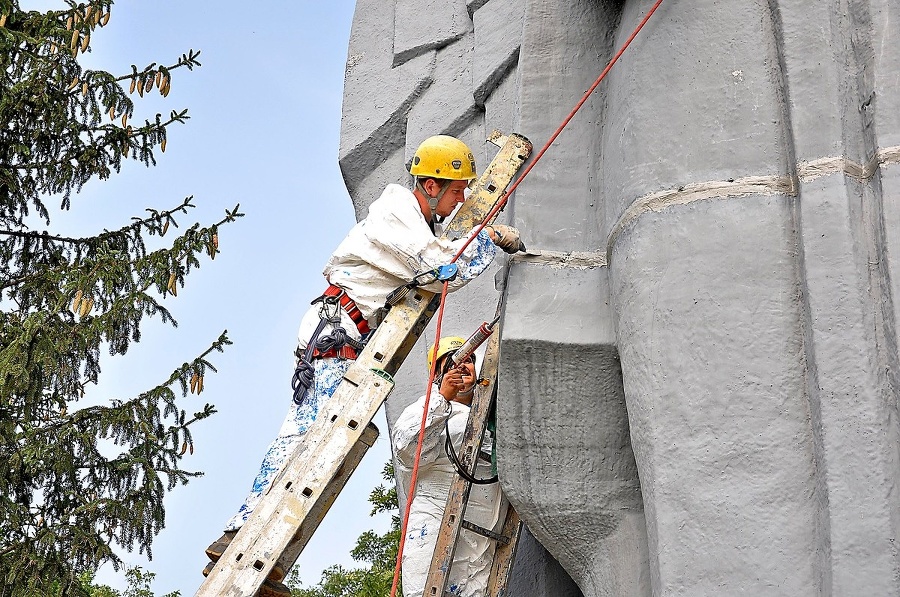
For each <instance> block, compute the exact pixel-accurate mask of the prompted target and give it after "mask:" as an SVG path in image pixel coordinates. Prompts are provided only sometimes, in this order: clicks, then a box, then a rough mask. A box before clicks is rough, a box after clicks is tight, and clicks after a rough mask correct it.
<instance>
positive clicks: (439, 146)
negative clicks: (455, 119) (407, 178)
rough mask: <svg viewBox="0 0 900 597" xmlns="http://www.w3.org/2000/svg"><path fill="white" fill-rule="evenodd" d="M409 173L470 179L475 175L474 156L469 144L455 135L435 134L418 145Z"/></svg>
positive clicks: (430, 176) (431, 176) (447, 178)
mask: <svg viewBox="0 0 900 597" xmlns="http://www.w3.org/2000/svg"><path fill="white" fill-rule="evenodd" d="M409 173H410V174H412V175H413V176H421V177H425V178H441V179H444V180H472V179H474V178H476V177H477V174H475V156H473V155H472V150H471V149H469V146H468V145H466V144H465V143H463V142H462V141H460V140H459V139H457V138H456V137H450V136H448V135H435V136H434V137H428V138H427V139H425V140H424V141H422V144H421V145H419V148H418V149H417V150H416V154H415V155H414V156H413V159H412V164H411V165H410V167H409Z"/></svg>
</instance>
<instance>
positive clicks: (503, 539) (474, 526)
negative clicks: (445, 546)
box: [462, 520, 509, 545]
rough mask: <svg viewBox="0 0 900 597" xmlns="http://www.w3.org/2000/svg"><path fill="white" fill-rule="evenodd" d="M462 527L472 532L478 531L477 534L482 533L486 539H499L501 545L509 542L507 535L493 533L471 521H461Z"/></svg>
mask: <svg viewBox="0 0 900 597" xmlns="http://www.w3.org/2000/svg"><path fill="white" fill-rule="evenodd" d="M462 528H464V529H468V530H470V531H472V532H473V533H478V534H479V535H484V536H485V537H487V538H488V539H493V540H494V541H499V542H500V543H502V544H503V545H508V544H509V537H505V536H503V535H501V534H500V533H495V532H494V531H491V530H488V529H486V528H484V527H480V526H478V525H477V524H474V523H471V522H469V521H468V520H464V521H462Z"/></svg>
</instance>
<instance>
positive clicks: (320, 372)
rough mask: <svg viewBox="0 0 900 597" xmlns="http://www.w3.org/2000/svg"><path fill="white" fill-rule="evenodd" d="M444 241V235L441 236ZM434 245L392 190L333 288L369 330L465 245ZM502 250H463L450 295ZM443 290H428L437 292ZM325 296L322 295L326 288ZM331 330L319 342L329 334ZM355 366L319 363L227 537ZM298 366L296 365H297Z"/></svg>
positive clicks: (341, 257) (410, 205)
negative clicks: (392, 297)
mask: <svg viewBox="0 0 900 597" xmlns="http://www.w3.org/2000/svg"><path fill="white" fill-rule="evenodd" d="M437 235H438V236H440V231H439V230H438V231H437ZM465 240H466V239H465V237H464V238H462V239H459V240H455V241H448V240H445V239H441V238H437V237H436V236H435V233H433V232H432V231H431V228H430V227H429V226H428V222H427V220H425V216H423V215H422V210H421V209H420V208H419V203H418V200H417V199H416V197H415V195H413V193H412V191H409V190H408V189H406V188H404V187H402V186H400V185H397V184H390V185H388V186H387V187H386V188H385V189H384V192H383V193H382V194H381V196H380V197H379V198H378V199H376V200H375V202H374V203H372V205H371V206H370V207H369V213H368V215H367V216H366V217H365V218H364V219H363V220H361V221H360V222H359V223H357V224H356V226H354V227H353V228H352V229H351V230H350V232H349V234H347V237H346V238H345V239H344V240H343V242H341V244H340V245H339V246H338V248H337V249H336V250H335V252H334V253H333V254H332V256H331V258H330V259H329V260H328V263H327V264H326V266H325V270H324V272H323V273H324V274H325V278H326V279H327V280H328V282H329V283H331V284H334V285H335V286H339V287H341V288H342V289H343V290H344V291H345V292H346V293H347V295H348V296H349V297H350V298H351V299H353V301H354V302H355V303H356V305H357V307H359V310H360V311H361V312H362V314H363V316H364V317H365V318H366V319H369V320H370V324H374V323H375V322H374V321H373V320H371V319H370V318H372V315H373V314H374V313H375V311H376V310H377V309H378V308H379V307H383V306H384V301H385V298H386V297H387V295H388V293H390V292H391V291H392V290H394V289H395V288H398V287H400V286H403V285H404V284H406V283H407V282H409V281H410V280H412V279H413V278H414V277H415V276H417V275H418V274H421V273H423V272H426V271H429V270H432V269H434V268H436V267H438V266H441V265H446V264H448V263H450V260H451V259H453V256H454V255H455V254H456V252H457V251H458V250H459V249H460V247H462V245H463V243H464V242H465ZM496 253H497V248H496V247H495V246H494V243H493V242H491V239H490V237H489V236H488V234H487V233H486V232H484V231H482V232H480V233H479V234H478V236H477V237H476V238H475V240H473V241H472V243H471V244H470V245H469V246H468V247H467V248H466V250H465V252H463V254H462V255H461V256H460V258H459V259H458V260H457V261H456V264H457V265H458V266H459V274H458V275H457V277H456V280H454V281H453V282H451V283H450V285H449V290H450V291H453V290H457V289H459V288H462V287H463V286H464V285H465V284H467V283H468V282H469V281H471V280H473V279H475V278H476V277H477V276H478V275H479V274H481V273H482V272H483V271H484V270H486V269H487V267H488V266H489V265H490V264H491V262H492V261H493V259H494V256H495V255H496ZM441 287H442V284H441V283H438V282H435V283H432V284H429V285H425V286H423V288H425V289H426V290H430V291H432V292H440V291H441ZM323 290H324V288H323ZM321 308H322V304H321V303H319V304H315V305H313V306H312V307H310V308H309V309H307V311H306V314H305V315H304V316H303V319H302V320H301V322H300V330H299V332H298V334H297V345H298V347H299V349H300V350H301V351H302V350H303V349H305V348H306V345H307V343H308V341H309V339H310V337H311V336H312V334H313V332H315V329H316V326H318V325H319V320H320V309H321ZM340 314H341V326H342V327H343V328H344V330H345V331H346V333H347V335H348V336H350V337H351V338H353V339H354V340H359V339H360V334H359V331H358V330H357V328H356V324H354V323H353V321H352V320H351V319H350V317H349V316H348V315H347V313H346V312H344V311H343V310H341V313H340ZM331 330H332V326H331V325H326V326H325V328H324V329H323V330H322V332H321V335H320V336H325V335H327V334H329V333H330V332H331ZM350 363H351V361H349V360H347V359H342V358H324V359H315V360H314V361H313V364H314V366H315V385H314V387H313V388H311V390H310V392H309V393H308V395H307V397H306V399H305V400H304V402H303V404H302V405H300V406H298V405H296V404H294V403H293V401H290V400H288V402H290V409H289V410H288V413H287V416H286V417H285V419H284V422H283V423H282V426H281V430H280V431H279V432H278V437H276V438H275V440H274V441H273V442H272V443H271V444H270V445H269V448H268V449H267V450H266V455H265V457H264V458H263V462H262V465H261V466H260V470H259V473H258V474H257V476H256V478H255V480H254V481H253V487H252V489H251V491H250V494H249V495H248V496H247V498H246V499H245V501H244V503H243V505H242V506H241V507H240V509H239V510H238V512H237V514H235V515H234V516H233V517H232V518H231V520H229V521H228V524H227V525H226V527H225V530H226V531H231V530H237V529H239V528H241V526H243V524H244V523H245V522H246V521H247V518H248V517H249V516H250V514H251V513H252V512H253V509H254V508H255V507H256V504H258V503H259V500H260V499H261V497H262V494H263V492H264V491H265V489H266V488H267V487H268V485H269V483H271V481H272V479H274V478H275V477H276V475H277V474H278V472H279V471H280V470H281V467H282V466H283V465H284V463H285V462H286V461H287V459H288V457H289V456H290V455H291V454H292V453H293V452H294V451H295V450H296V449H297V447H298V446H299V445H300V444H301V443H302V438H303V434H305V433H306V431H307V430H308V429H309V426H310V425H311V424H312V422H313V421H314V420H315V418H316V416H317V415H318V413H319V409H320V408H321V407H322V405H323V404H324V403H325V401H327V400H328V399H329V398H331V396H332V395H333V394H334V391H335V390H336V389H337V386H338V384H340V381H341V379H342V378H343V376H344V373H345V372H346V371H347V368H348V367H349V366H350ZM295 365H296V362H295Z"/></svg>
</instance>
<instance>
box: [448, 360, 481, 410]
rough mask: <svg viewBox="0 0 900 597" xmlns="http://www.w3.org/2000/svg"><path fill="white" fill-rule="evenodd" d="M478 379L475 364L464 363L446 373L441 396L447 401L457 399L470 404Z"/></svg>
mask: <svg viewBox="0 0 900 597" xmlns="http://www.w3.org/2000/svg"><path fill="white" fill-rule="evenodd" d="M476 381H478V379H477V378H476V377H475V366H474V365H472V364H470V363H468V362H467V363H462V364H460V365H459V366H458V367H454V368H453V369H450V370H449V371H447V373H445V374H444V378H443V379H442V380H441V386H440V392H441V396H443V397H444V399H445V400H447V401H451V400H456V401H458V402H463V403H464V404H469V403H470V402H471V400H472V398H471V394H472V390H473V389H474V387H475V382H476ZM463 397H465V398H463Z"/></svg>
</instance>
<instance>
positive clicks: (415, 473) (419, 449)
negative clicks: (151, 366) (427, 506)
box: [390, 0, 663, 597]
mask: <svg viewBox="0 0 900 597" xmlns="http://www.w3.org/2000/svg"><path fill="white" fill-rule="evenodd" d="M662 3H663V0H656V3H655V4H654V5H653V6H652V7H651V8H650V10H648V11H647V14H646V15H644V18H643V19H641V21H640V23H638V25H637V27H635V29H634V31H632V32H631V35H629V36H628V39H626V40H625V43H623V44H622V47H621V48H619V51H618V52H616V54H615V55H614V56H613V58H612V60H610V61H609V63H608V64H607V65H606V68H604V69H603V72H601V73H600V76H599V77H597V80H596V81H594V83H593V85H591V86H590V88H589V89H588V90H587V91H585V93H584V95H583V96H582V97H581V99H580V100H579V101H578V103H577V104H575V107H574V108H573V109H572V111H571V112H569V114H568V116H566V118H565V119H563V121H562V124H560V125H559V127H558V128H557V129H556V131H554V133H553V134H552V135H551V136H550V138H549V139H548V140H547V142H546V143H545V144H544V146H543V147H542V148H541V150H540V151H539V152H538V153H537V155H535V156H534V159H533V160H532V161H531V163H530V164H528V165H527V166H526V167H525V170H524V171H523V172H522V174H520V175H519V177H518V178H517V179H516V180H515V181H514V182H513V183H512V184H511V185H510V186H509V188H507V189H506V191H505V192H504V193H503V196H502V197H500V199H499V200H498V201H497V203H496V205H494V207H493V209H491V211H490V212H489V213H488V215H487V216H485V217H484V219H483V220H482V221H481V224H479V225H478V226H476V227H475V229H474V230H473V231H472V233H471V234H470V235H469V238H468V239H467V240H466V242H465V243H464V244H463V246H462V247H460V249H459V250H458V251H457V253H456V255H454V256H453V259H452V260H451V262H450V263H451V264H452V263H455V262H456V261H457V260H458V259H459V257H460V256H461V255H462V254H463V251H465V250H466V248H468V246H469V245H470V244H471V243H472V240H474V239H475V237H476V236H477V235H478V234H479V233H481V231H482V230H483V229H484V227H485V226H487V225H488V223H490V222H491V221H492V219H493V218H494V217H495V216H496V215H497V213H499V212H500V211H501V210H502V209H503V208H504V207H505V206H506V203H507V202H508V201H509V197H510V195H512V193H513V192H514V191H515V190H516V188H518V186H519V184H521V182H522V181H523V180H524V179H525V177H526V176H528V173H529V172H531V170H532V169H533V168H534V166H535V165H536V164H537V163H538V162H539V161H540V159H541V158H542V157H543V155H544V154H545V153H546V152H547V150H548V149H550V146H551V145H552V144H553V142H554V141H556V138H557V137H559V135H560V134H561V133H562V131H563V130H564V129H565V128H566V126H567V125H568V124H569V122H570V121H571V120H572V118H574V117H575V114H577V113H578V111H579V110H580V109H581V107H582V106H583V105H584V103H585V102H586V101H587V100H588V98H589V97H590V96H591V94H592V93H593V92H594V90H595V89H597V87H598V86H599V85H600V83H601V82H602V81H603V79H605V78H606V75H607V74H608V73H609V71H610V70H612V67H613V66H614V65H615V64H616V62H618V60H619V58H620V57H621V56H622V54H624V53H625V50H626V49H628V46H630V45H631V42H632V41H633V40H634V38H635V37H637V34H638V33H640V31H641V29H643V28H644V25H646V24H647V21H649V20H650V17H652V16H653V14H654V13H655V12H656V9H657V8H659V6H660V5H661V4H662ZM398 290H399V289H398ZM447 290H448V283H447V282H444V286H443V289H442V290H441V297H440V307H439V309H438V315H437V323H436V324H435V338H434V351H435V353H437V349H438V342H440V338H441V323H442V320H443V316H444V303H445V301H446V299H447ZM406 292H407V293H408V292H409V290H408V289H407V291H406ZM404 296H405V295H404ZM401 300H402V298H401ZM435 360H437V359H435ZM435 364H436V363H432V366H431V371H430V373H429V378H428V385H427V386H426V388H427V389H426V392H425V405H424V409H423V412H422V423H421V426H420V428H419V440H418V444H417V445H416V459H415V461H414V463H413V469H412V475H411V477H410V481H409V495H408V497H407V499H406V511H405V512H404V515H403V524H402V526H401V530H400V546H399V549H398V550H397V562H396V565H395V566H394V580H393V583H392V585H391V593H390V597H395V596H396V595H397V586H398V583H399V580H400V569H401V564H402V562H403V546H404V545H405V543H406V532H407V527H408V525H409V513H410V510H411V507H412V501H413V498H414V497H415V494H416V480H417V477H418V472H419V459H420V458H421V456H422V444H423V442H424V440H425V421H426V415H427V413H428V403H429V400H430V399H431V387H432V384H433V383H434V373H435V371H434V369H435Z"/></svg>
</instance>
